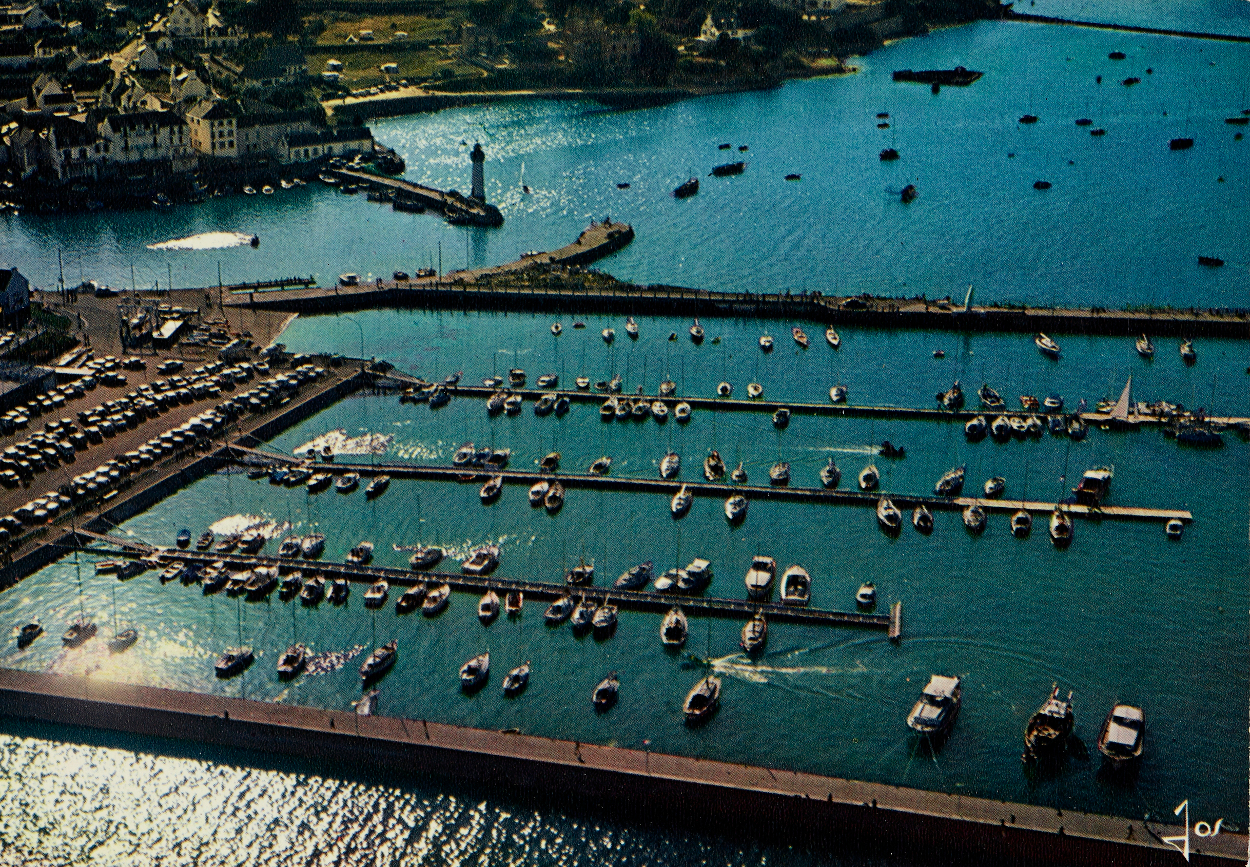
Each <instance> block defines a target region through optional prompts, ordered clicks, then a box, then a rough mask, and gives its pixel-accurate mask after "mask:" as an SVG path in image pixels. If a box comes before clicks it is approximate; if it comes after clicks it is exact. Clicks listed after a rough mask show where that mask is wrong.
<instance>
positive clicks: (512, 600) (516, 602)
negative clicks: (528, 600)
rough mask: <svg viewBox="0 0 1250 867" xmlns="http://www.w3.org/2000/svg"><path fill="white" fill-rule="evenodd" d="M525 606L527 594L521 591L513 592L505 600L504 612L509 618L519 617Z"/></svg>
mask: <svg viewBox="0 0 1250 867" xmlns="http://www.w3.org/2000/svg"><path fill="white" fill-rule="evenodd" d="M524 605H525V594H524V593H522V592H521V591H520V590H511V591H509V592H508V595H507V596H505V597H504V599H503V610H504V612H505V613H506V614H507V615H508V616H509V617H518V616H520V614H521V608H522V607H523V606H524Z"/></svg>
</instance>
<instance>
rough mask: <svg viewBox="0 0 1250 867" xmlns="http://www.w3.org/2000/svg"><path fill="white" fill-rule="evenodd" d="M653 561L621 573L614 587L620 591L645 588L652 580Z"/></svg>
mask: <svg viewBox="0 0 1250 867" xmlns="http://www.w3.org/2000/svg"><path fill="white" fill-rule="evenodd" d="M651 575H652V572H651V561H650V560H648V561H646V562H645V563H639V564H638V565H637V566H632V567H630V568H629V569H626V570H625V571H624V572H622V573H621V576H620V577H619V578H617V579H616V583H615V584H614V585H613V586H614V587H616V588H617V589H620V590H637V589H638V588H639V587H645V586H646V584H647V582H648V581H650V580H651Z"/></svg>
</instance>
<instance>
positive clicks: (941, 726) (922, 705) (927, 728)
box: [907, 674, 963, 740]
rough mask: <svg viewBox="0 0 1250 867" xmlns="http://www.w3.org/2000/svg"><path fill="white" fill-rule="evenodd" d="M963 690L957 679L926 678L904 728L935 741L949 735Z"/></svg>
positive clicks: (957, 712) (944, 677)
mask: <svg viewBox="0 0 1250 867" xmlns="http://www.w3.org/2000/svg"><path fill="white" fill-rule="evenodd" d="M962 698H963V688H962V683H961V680H960V678H959V677H946V676H943V675H940V674H932V675H929V683H928V684H927V685H926V686H925V688H924V692H923V693H922V694H921V696H920V700H919V701H917V702H916V704H915V705H914V706H913V707H912V709H911V713H909V714H908V715H907V725H908V727H909V728H911V729H912V730H913V731H916V732H919V733H920V734H922V735H926V736H928V737H929V738H930V739H931V740H937V739H939V738H942V737H944V736H945V735H947V734H949V733H950V730H951V727H952V726H954V724H955V718H956V717H958V716H959V707H960V704H961V702H962Z"/></svg>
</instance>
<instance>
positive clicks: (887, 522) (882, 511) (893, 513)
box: [877, 497, 903, 533]
mask: <svg viewBox="0 0 1250 867" xmlns="http://www.w3.org/2000/svg"><path fill="white" fill-rule="evenodd" d="M877 523H879V524H880V525H881V529H883V530H885V531H886V532H887V533H897V532H898V531H899V528H901V527H902V526H903V516H902V514H901V513H900V512H899V510H898V508H897V507H895V505H894V503H893V502H891V501H890V499H889V498H888V497H882V498H881V499H879V500H877Z"/></svg>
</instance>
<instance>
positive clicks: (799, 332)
mask: <svg viewBox="0 0 1250 867" xmlns="http://www.w3.org/2000/svg"><path fill="white" fill-rule="evenodd" d="M790 336H791V337H793V338H794V342H795V343H797V344H798V345H799V346H801V347H803V348H804V349H807V347H808V344H809V343H810V342H811V341H809V340H808V339H807V335H806V334H804V333H803V329H802V328H799V326H797V325H796V326H794V327H793V328H791V329H790Z"/></svg>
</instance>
